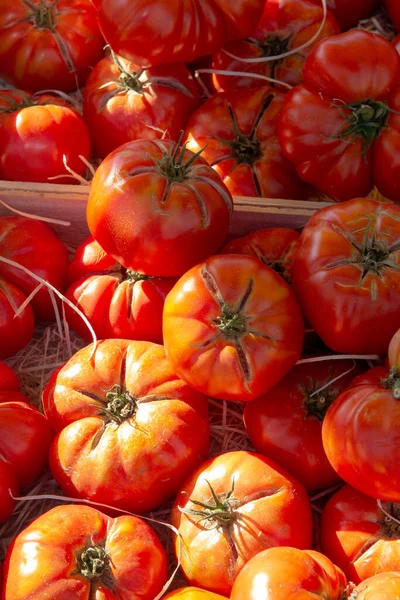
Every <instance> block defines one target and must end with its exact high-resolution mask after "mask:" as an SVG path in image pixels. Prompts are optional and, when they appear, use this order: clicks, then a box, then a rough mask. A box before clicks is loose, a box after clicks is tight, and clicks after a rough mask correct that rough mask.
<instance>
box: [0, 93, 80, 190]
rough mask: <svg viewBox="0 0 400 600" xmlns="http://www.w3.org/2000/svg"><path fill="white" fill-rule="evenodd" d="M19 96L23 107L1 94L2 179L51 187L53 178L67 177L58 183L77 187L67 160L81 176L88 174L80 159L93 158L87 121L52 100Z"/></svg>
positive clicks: (0, 170) (0, 142)
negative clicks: (35, 182)
mask: <svg viewBox="0 0 400 600" xmlns="http://www.w3.org/2000/svg"><path fill="white" fill-rule="evenodd" d="M18 94H19V96H20V98H21V101H22V103H21V102H15V101H14V98H13V97H11V96H10V94H8V93H7V92H5V93H4V92H2V91H0V95H2V101H1V107H0V111H1V112H3V118H2V119H1V133H2V139H1V141H0V149H1V154H0V178H1V179H6V180H10V181H37V182H43V183H48V182H49V180H50V178H51V177H56V176H57V177H58V176H59V175H65V177H61V178H59V179H56V180H55V182H56V183H74V182H75V183H76V180H75V179H73V178H72V179H71V177H70V175H69V174H68V172H67V170H66V168H65V165H64V162H63V160H65V161H66V163H67V165H68V167H70V168H71V169H72V170H73V171H75V173H77V174H78V175H82V173H84V171H85V170H86V165H85V163H84V162H83V161H82V160H81V159H80V158H79V155H81V156H83V157H84V158H86V160H88V159H89V158H90V136H89V130H88V128H87V127H86V125H85V123H84V122H83V119H82V118H81V117H80V116H79V115H78V113H77V112H76V110H74V109H72V108H68V107H67V106H60V102H54V101H53V99H50V97H49V96H46V97H45V99H43V98H42V97H41V96H39V97H37V98H35V99H34V98H33V97H32V96H31V95H30V94H27V93H24V92H21V91H20V90H19V91H18ZM5 113H6V114H5ZM4 115H5V116H4ZM64 157H65V158H64Z"/></svg>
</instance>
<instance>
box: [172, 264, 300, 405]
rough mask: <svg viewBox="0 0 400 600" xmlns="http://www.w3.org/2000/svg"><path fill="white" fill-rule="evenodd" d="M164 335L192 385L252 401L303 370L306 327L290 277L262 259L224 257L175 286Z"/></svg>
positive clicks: (227, 397)
mask: <svg viewBox="0 0 400 600" xmlns="http://www.w3.org/2000/svg"><path fill="white" fill-rule="evenodd" d="M232 325H233V327H232ZM163 333H164V345H165V349H166V352H167V355H168V358H169V359H170V360H171V363H172V365H173V367H174V370H175V372H176V373H178V374H179V376H180V377H181V378H182V379H183V380H184V381H186V382H187V383H188V384H189V385H190V386H192V387H193V388H194V389H197V390H198V391H201V392H202V393H204V394H206V395H207V396H211V397H213V398H220V399H221V400H233V401H247V400H253V399H254V398H257V397H258V396H261V394H263V393H265V392H267V391H268V390H269V389H270V388H271V387H273V386H274V385H275V384H276V383H277V382H278V381H279V380H280V379H282V377H283V376H284V375H285V374H286V373H287V372H288V371H289V370H290V369H291V368H292V367H293V366H294V365H295V363H296V362H297V360H298V359H299V356H300V353H301V349H302V344H303V337H304V324H303V319H302V315H301V311H300V308H299V306H298V304H297V301H296V298H295V296H294V294H293V292H292V290H291V288H290V286H289V285H288V284H287V283H286V282H285V281H284V280H283V279H282V277H280V276H279V275H278V274H277V273H275V271H273V270H272V269H270V268H269V267H267V266H265V265H263V264H262V263H261V262H260V261H259V260H258V259H255V258H252V257H250V256H243V255H237V254H224V255H218V256H212V257H210V258H209V259H207V260H206V261H204V262H203V263H200V264H199V265H197V266H196V267H193V268H192V269H191V270H190V271H188V272H187V273H186V274H185V275H184V276H183V277H181V278H180V279H179V281H178V282H177V283H176V285H175V286H174V287H173V288H172V290H171V292H170V293H169V294H168V296H167V299H166V301H165V305H164V315H163Z"/></svg>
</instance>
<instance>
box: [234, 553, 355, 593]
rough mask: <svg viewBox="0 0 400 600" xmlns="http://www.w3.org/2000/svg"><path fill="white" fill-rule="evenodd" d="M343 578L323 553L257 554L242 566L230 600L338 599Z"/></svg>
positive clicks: (343, 587) (342, 586)
mask: <svg viewBox="0 0 400 600" xmlns="http://www.w3.org/2000/svg"><path fill="white" fill-rule="evenodd" d="M345 589H346V578H345V577H344V575H343V573H342V571H341V570H340V569H339V568H338V567H336V566H335V565H334V564H333V563H332V562H331V561H330V560H329V559H327V558H326V557H325V556H324V555H323V554H320V553H319V552H315V551H313V550H304V551H302V550H298V549H296V548H289V547H282V548H269V549H267V550H264V551H263V552H260V553H259V554H257V555H256V556H254V558H252V559H251V560H250V561H249V562H248V563H247V565H245V566H244V568H243V569H242V571H241V572H240V573H239V575H238V577H237V579H236V581H235V584H234V586H233V590H232V594H231V600H261V598H262V599H263V600H264V599H265V600H292V599H294V598H297V597H298V598H299V599H300V598H301V600H313V598H319V597H321V598H329V600H341V599H342V598H343V593H344V591H345Z"/></svg>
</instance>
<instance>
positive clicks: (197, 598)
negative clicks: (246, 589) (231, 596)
mask: <svg viewBox="0 0 400 600" xmlns="http://www.w3.org/2000/svg"><path fill="white" fill-rule="evenodd" d="M225 599H226V596H220V594H213V592H208V591H207V590H202V589H201V588H197V587H185V588H179V589H178V590H174V591H173V592H170V593H169V594H167V595H166V596H163V600H225Z"/></svg>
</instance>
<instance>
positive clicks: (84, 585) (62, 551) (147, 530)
mask: <svg viewBox="0 0 400 600" xmlns="http://www.w3.org/2000/svg"><path fill="white" fill-rule="evenodd" d="M32 540H35V541H34V545H35V557H37V560H29V559H28V557H29V556H31V555H30V549H31V547H32V543H33V542H32ZM90 548H91V550H89V549H90ZM91 557H94V559H97V560H98V561H99V564H98V570H97V576H93V571H94V572H95V573H96V570H95V568H94V565H93V563H92V559H91ZM28 560H29V567H30V568H29V572H27V568H26V564H27V561H28ZM93 562H94V561H93ZM167 566H168V563H167V557H166V555H165V551H164V549H163V547H162V545H161V542H160V540H159V538H158V537H157V535H156V534H155V532H154V531H153V530H152V528H151V527H150V526H149V525H148V524H147V523H145V522H144V521H143V520H142V519H139V518H137V517H133V516H128V515H124V516H121V517H118V518H116V519H112V518H110V517H107V516H106V515H104V514H103V513H101V512H100V511H98V510H95V509H94V508H91V507H89V506H73V505H66V506H57V507H56V508H53V509H52V510H50V511H48V512H47V513H45V514H43V515H42V516H40V517H38V518H37V519H36V520H35V521H33V523H31V524H30V525H29V526H28V527H27V528H26V529H24V530H23V531H22V532H21V533H20V534H19V535H18V536H17V537H16V538H15V540H14V541H13V543H12V544H11V546H10V547H9V550H8V553H7V557H6V562H5V565H4V579H5V590H4V595H3V598H4V600H11V599H12V600H26V598H28V597H37V598H39V597H40V596H42V597H44V595H46V596H47V597H48V598H52V599H53V600H62V599H64V598H76V599H78V598H79V599H81V598H82V599H83V598H88V597H89V596H90V594H94V595H93V597H95V596H97V597H98V598H104V599H107V600H114V599H115V600H117V599H119V598H124V600H125V599H126V600H135V599H136V598H139V597H140V598H143V600H153V598H154V597H155V596H156V595H157V594H158V593H160V591H161V589H162V587H163V585H164V584H165V583H166V581H167V578H168V575H167ZM91 572H92V576H91V577H90V575H89V574H90V573H91Z"/></svg>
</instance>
